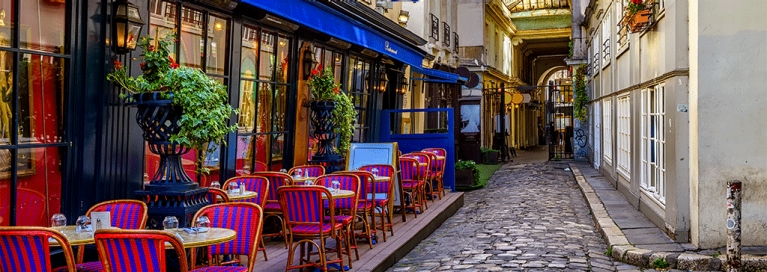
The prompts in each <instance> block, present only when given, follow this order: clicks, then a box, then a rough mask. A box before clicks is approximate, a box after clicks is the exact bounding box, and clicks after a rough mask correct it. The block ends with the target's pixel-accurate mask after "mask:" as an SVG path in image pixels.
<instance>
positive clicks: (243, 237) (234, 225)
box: [191, 202, 264, 272]
mask: <svg viewBox="0 0 767 272" xmlns="http://www.w3.org/2000/svg"><path fill="white" fill-rule="evenodd" d="M203 215H205V216H207V217H208V218H209V219H210V226H211V227H216V228H227V229H232V230H234V231H236V232H237V237H236V238H235V239H234V240H232V241H229V242H225V243H221V244H217V245H212V246H209V247H208V263H209V264H215V266H207V267H201V268H200V269H195V263H194V262H192V272H196V271H210V272H242V271H247V272H251V271H253V268H254V267H255V264H256V254H257V253H258V244H259V240H260V237H261V230H262V228H263V226H264V221H263V220H262V219H263V211H262V210H261V207H259V206H258V205H256V204H254V203H247V202H229V203H221V204H215V205H209V206H206V207H204V208H202V209H201V210H199V211H198V212H197V213H196V214H195V215H194V218H193V219H192V221H195V220H197V218H198V217H200V216H203ZM195 255H196V250H192V254H191V256H192V258H191V259H192V260H196V258H195ZM223 255H235V257H234V258H232V259H231V260H229V261H226V262H222V261H221V259H220V258H219V257H220V256H223ZM239 255H246V256H247V259H248V263H247V265H245V266H236V265H239V264H240V259H239ZM232 265H235V266H234V267H233V266H232Z"/></svg>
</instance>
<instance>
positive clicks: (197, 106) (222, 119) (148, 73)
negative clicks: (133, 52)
mask: <svg viewBox="0 0 767 272" xmlns="http://www.w3.org/2000/svg"><path fill="white" fill-rule="evenodd" d="M173 39H174V37H173V36H170V37H166V38H164V39H161V40H158V41H156V45H155V42H153V39H151V38H149V37H143V38H141V39H140V41H139V42H138V46H139V47H141V48H142V49H143V53H142V54H141V56H142V58H143V61H142V62H141V63H140V66H141V71H142V74H140V75H138V76H135V77H133V76H130V75H129V74H128V69H127V67H123V66H122V63H120V62H119V61H117V60H115V62H114V69H115V70H114V71H113V72H111V73H109V74H107V80H109V81H112V82H114V83H115V84H116V85H117V86H119V88H120V91H121V94H120V97H121V98H124V99H126V102H127V103H126V105H128V106H133V107H136V108H138V113H137V115H136V121H137V122H138V124H139V126H140V127H141V129H142V130H143V131H144V134H143V136H144V140H146V141H147V143H148V145H149V149H150V151H151V152H153V153H156V154H158V155H160V157H161V162H160V167H159V169H158V171H157V173H155V174H154V177H153V178H152V179H151V182H150V184H149V185H147V189H148V190H149V189H157V190H183V189H194V188H197V184H196V183H193V182H192V181H191V179H190V178H189V177H188V176H187V175H186V173H185V171H183V168H182V165H181V155H183V154H185V153H187V152H188V151H189V150H190V149H195V150H198V151H207V152H211V151H214V150H215V148H216V144H212V145H211V143H224V142H223V139H224V137H225V136H226V135H227V134H228V133H231V132H234V131H235V129H236V126H229V125H228V124H227V120H228V119H229V117H230V116H231V115H232V113H234V112H235V110H234V109H233V108H232V107H231V106H230V105H229V104H228V93H227V91H226V87H225V86H223V85H222V84H221V83H219V82H218V81H216V80H213V79H211V78H209V77H208V76H207V75H206V74H205V73H204V72H203V71H201V70H199V69H195V68H189V67H179V65H178V64H177V63H176V62H175V61H174V60H173V58H172V57H170V51H169V49H168V48H169V46H170V45H171V44H172V41H173ZM205 170H206V169H204V168H200V169H198V171H203V172H204V171H205Z"/></svg>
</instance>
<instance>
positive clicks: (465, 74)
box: [454, 66, 471, 78]
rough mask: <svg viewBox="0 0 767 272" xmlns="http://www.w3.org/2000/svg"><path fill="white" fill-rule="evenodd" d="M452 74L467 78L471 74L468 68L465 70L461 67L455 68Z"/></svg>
mask: <svg viewBox="0 0 767 272" xmlns="http://www.w3.org/2000/svg"><path fill="white" fill-rule="evenodd" d="M454 72H455V73H456V74H458V76H460V77H465V78H469V76H471V72H469V68H466V67H463V66H461V67H458V68H455V71H454Z"/></svg>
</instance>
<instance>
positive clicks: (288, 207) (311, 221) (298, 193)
mask: <svg viewBox="0 0 767 272" xmlns="http://www.w3.org/2000/svg"><path fill="white" fill-rule="evenodd" d="M277 193H278V195H279V199H280V206H281V207H282V211H283V213H284V214H285V221H286V224H287V226H288V231H289V232H290V238H289V244H290V247H289V251H288V261H287V266H286V267H285V271H289V270H293V269H302V268H306V267H315V268H320V269H321V270H322V271H327V270H328V265H329V264H338V265H340V266H343V262H344V260H343V255H342V250H341V232H342V231H343V226H342V225H341V223H336V221H335V218H336V217H335V202H334V201H328V207H327V208H326V207H325V205H324V203H323V202H324V201H323V196H325V198H326V199H330V198H331V195H330V191H328V189H327V188H325V187H322V186H316V185H311V186H283V187H282V188H279V189H277ZM325 211H328V213H327V214H328V216H329V217H328V218H329V220H325V216H326V212H325ZM327 238H332V239H335V240H336V254H337V258H336V259H331V260H328V259H327V258H326V256H325V255H326V254H325V239H327ZM295 239H300V240H298V241H297V242H295V244H294V240H295ZM313 239H319V240H320V242H319V244H317V242H315V241H314V240H313ZM307 244H308V245H309V247H308V248H307ZM299 245H300V247H301V252H300V257H299V260H298V264H297V265H294V264H293V259H294V256H293V255H294V254H295V251H296V249H298V247H299ZM312 246H314V247H316V248H317V250H318V254H319V260H318V262H314V261H312V260H311V259H310V256H311V255H312V254H310V252H311V250H312Z"/></svg>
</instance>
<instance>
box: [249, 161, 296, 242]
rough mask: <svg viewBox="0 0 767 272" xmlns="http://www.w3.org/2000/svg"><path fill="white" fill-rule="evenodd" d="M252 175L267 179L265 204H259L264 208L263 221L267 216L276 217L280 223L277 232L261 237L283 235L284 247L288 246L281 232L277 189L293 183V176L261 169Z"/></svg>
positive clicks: (281, 224) (283, 222) (280, 209)
mask: <svg viewBox="0 0 767 272" xmlns="http://www.w3.org/2000/svg"><path fill="white" fill-rule="evenodd" d="M253 175H254V176H261V177H265V178H266V179H268V180H269V188H268V193H266V204H265V205H264V206H261V208H263V209H264V221H266V219H268V218H269V217H274V218H276V220H277V221H279V223H280V231H279V232H277V233H269V234H261V237H262V239H263V238H264V237H277V236H283V238H284V239H285V248H287V247H288V237H286V235H285V234H284V233H283V232H284V231H285V220H284V219H283V216H282V208H280V200H279V199H278V198H277V189H279V188H280V187H282V186H287V185H293V178H291V177H290V175H288V174H286V173H282V172H272V171H263V172H256V173H253Z"/></svg>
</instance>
